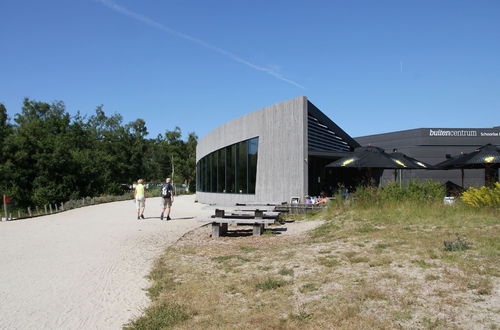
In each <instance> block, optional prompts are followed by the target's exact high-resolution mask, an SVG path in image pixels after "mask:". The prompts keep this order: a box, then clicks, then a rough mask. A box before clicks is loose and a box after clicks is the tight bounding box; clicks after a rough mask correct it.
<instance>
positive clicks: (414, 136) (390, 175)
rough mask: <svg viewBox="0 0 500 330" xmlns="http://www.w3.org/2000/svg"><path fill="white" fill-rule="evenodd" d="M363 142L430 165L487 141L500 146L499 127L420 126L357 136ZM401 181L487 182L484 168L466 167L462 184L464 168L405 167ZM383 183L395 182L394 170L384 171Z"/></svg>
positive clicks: (465, 151)
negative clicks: (424, 168) (425, 168)
mask: <svg viewBox="0 0 500 330" xmlns="http://www.w3.org/2000/svg"><path fill="white" fill-rule="evenodd" d="M356 141H358V142H359V143H360V144H361V145H374V146H377V147H380V148H384V149H385V151H386V152H392V151H394V150H397V151H398V152H402V153H404V154H406V155H408V156H410V157H413V158H416V159H418V160H421V161H423V162H426V163H429V164H431V165H436V164H438V163H440V162H442V161H445V160H446V159H447V156H448V157H450V156H451V157H453V156H457V155H460V154H462V153H468V152H471V151H474V150H475V149H476V148H478V147H480V146H483V145H485V144H488V143H491V144H493V145H497V146H498V145H500V126H497V127H493V128H417V129H411V130H404V131H397V132H390V133H384V134H375V135H368V136H362V137H357V138H356ZM399 174H401V176H402V181H403V182H407V181H409V180H419V181H425V180H433V181H438V182H442V183H445V182H446V181H451V182H453V183H455V184H458V185H461V186H464V187H469V186H475V187H478V186H483V185H484V184H485V182H484V179H485V175H484V170H483V169H465V170H464V175H463V184H462V172H461V170H403V171H401V172H400V173H397V175H399ZM381 182H382V184H383V183H387V182H394V171H391V170H385V171H384V174H383V176H382V178H381Z"/></svg>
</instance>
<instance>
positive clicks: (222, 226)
mask: <svg viewBox="0 0 500 330" xmlns="http://www.w3.org/2000/svg"><path fill="white" fill-rule="evenodd" d="M220 234H221V236H222V235H226V234H227V223H221V224H220Z"/></svg>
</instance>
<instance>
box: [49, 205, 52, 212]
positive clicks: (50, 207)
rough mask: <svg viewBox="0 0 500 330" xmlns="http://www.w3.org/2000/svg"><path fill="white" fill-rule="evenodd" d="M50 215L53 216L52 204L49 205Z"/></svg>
mask: <svg viewBox="0 0 500 330" xmlns="http://www.w3.org/2000/svg"><path fill="white" fill-rule="evenodd" d="M49 210H50V214H52V204H49Z"/></svg>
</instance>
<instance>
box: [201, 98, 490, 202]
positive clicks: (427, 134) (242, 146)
mask: <svg viewBox="0 0 500 330" xmlns="http://www.w3.org/2000/svg"><path fill="white" fill-rule="evenodd" d="M487 143H491V144H494V145H500V127H494V128H475V129H472V128H464V129H456V128H453V129H451V128H419V129H413V130H406V131H399V132H391V133H385V134H377V135H370V136H363V137H358V138H356V139H353V138H352V137H350V136H349V135H348V134H347V133H346V132H344V131H343V130H342V129H341V128H340V127H339V126H337V125H336V124H335V123H334V122H333V121H332V120H331V119H330V118H328V117H327V116H326V115H325V114H324V113H322V112H321V111H320V110H319V109H318V108H317V107H316V106H314V104H312V103H311V102H309V101H308V99H307V98H306V97H305V96H301V97H297V98H294V99H291V100H288V101H285V102H282V103H278V104H275V105H272V106H269V107H266V108H263V109H261V110H258V111H255V112H252V113H249V114H247V115H244V116H242V117H240V118H237V119H234V120H232V121H230V122H228V123H226V124H224V125H222V126H220V127H218V128H216V129H214V130H213V131H211V132H210V133H208V134H207V135H206V136H204V137H203V138H201V139H200V140H199V142H198V146H197V148H196V167H197V171H196V173H197V177H196V187H197V188H196V190H197V199H198V200H199V201H200V202H202V203H208V204H218V205H235V204H236V203H246V204H248V203H256V204H262V203H273V204H274V203H282V202H289V201H290V200H291V198H292V197H298V198H301V199H302V200H303V198H304V197H305V196H318V195H319V194H320V192H322V191H324V192H326V193H327V194H329V195H331V194H333V193H335V192H337V191H338V190H339V188H341V187H346V188H349V190H352V189H353V188H354V187H356V186H357V185H358V184H359V183H360V180H361V178H362V177H363V176H366V174H367V173H366V172H365V170H358V169H349V168H328V169H327V168H325V166H326V165H327V164H329V163H331V162H333V161H334V160H336V159H339V158H342V157H344V156H347V155H349V154H350V152H352V151H353V150H354V149H355V148H356V147H359V146H361V145H363V146H366V145H373V146H377V147H380V148H384V149H385V151H386V152H392V151H394V150H397V151H399V152H402V153H405V154H407V155H408V156H411V157H414V158H416V159H418V160H421V161H424V162H427V163H429V164H431V165H435V164H437V163H439V162H441V161H444V160H446V155H447V154H449V155H451V156H454V155H458V154H460V153H466V152H470V151H473V150H474V149H476V148H477V147H479V146H482V145H484V144H487ZM370 174H371V175H372V176H376V178H375V177H374V178H375V179H376V181H378V178H379V176H380V174H381V173H380V171H378V172H377V173H374V172H373V171H372V172H370ZM395 174H398V175H399V174H400V175H401V176H402V181H403V182H407V181H408V180H424V181H425V180H428V179H430V180H434V181H438V182H443V183H444V182H446V181H452V182H454V183H456V184H459V185H462V181H461V171H460V170H449V171H445V170H403V171H400V172H394V170H384V171H383V175H382V177H381V180H380V181H381V183H382V184H384V183H388V182H394V180H395V179H394V177H395ZM482 185H484V170H465V171H464V186H465V187H468V186H482Z"/></svg>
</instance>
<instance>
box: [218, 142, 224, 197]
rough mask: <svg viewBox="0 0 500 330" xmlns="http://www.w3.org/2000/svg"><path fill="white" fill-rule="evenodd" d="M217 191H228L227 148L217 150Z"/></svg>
mask: <svg viewBox="0 0 500 330" xmlns="http://www.w3.org/2000/svg"><path fill="white" fill-rule="evenodd" d="M217 192H219V193H223V192H226V149H219V151H217Z"/></svg>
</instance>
